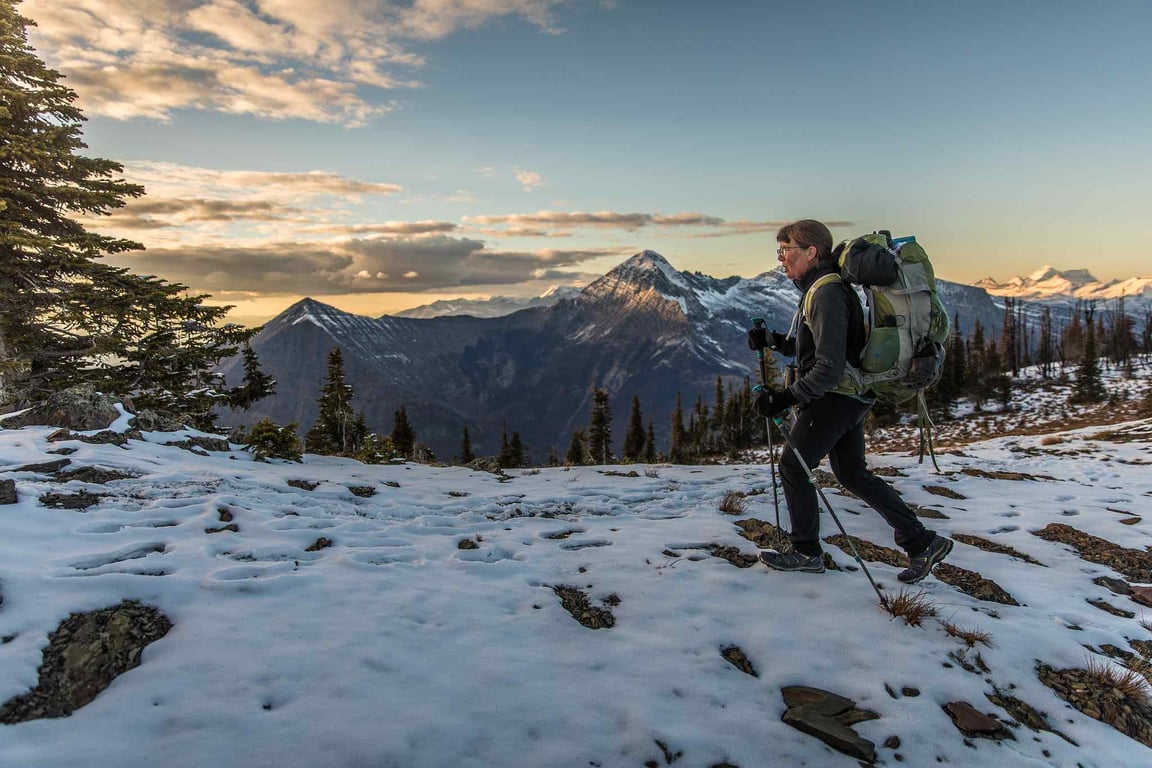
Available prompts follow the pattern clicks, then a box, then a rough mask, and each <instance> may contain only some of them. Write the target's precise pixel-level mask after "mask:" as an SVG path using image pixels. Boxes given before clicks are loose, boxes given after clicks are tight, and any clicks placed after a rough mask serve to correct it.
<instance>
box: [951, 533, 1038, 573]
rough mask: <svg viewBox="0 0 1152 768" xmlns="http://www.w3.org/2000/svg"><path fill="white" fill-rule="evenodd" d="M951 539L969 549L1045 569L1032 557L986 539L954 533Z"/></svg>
mask: <svg viewBox="0 0 1152 768" xmlns="http://www.w3.org/2000/svg"><path fill="white" fill-rule="evenodd" d="M952 538H953V539H955V540H956V541H959V542H961V543H962V544H967V545H968V546H970V547H976V548H977V549H982V550H984V551H985V552H995V553H996V554H999V555H1008V556H1009V557H1014V558H1016V559H1017V560H1023V561H1024V562H1026V563H1031V564H1032V565H1040V566H1044V567H1045V568H1046V567H1047V566H1045V565H1044V563H1042V562H1040V561H1039V560H1037V559H1036V558H1034V557H1032V556H1031V555H1026V554H1024V553H1023V552H1018V551H1016V550H1015V549H1013V548H1012V547H1009V546H1006V545H1004V544H998V543H997V542H995V541H989V540H988V539H982V538H980V537H979V536H972V535H971V534H967V533H954V534H952Z"/></svg>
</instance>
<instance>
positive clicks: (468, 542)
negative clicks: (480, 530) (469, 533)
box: [456, 539, 480, 549]
mask: <svg viewBox="0 0 1152 768" xmlns="http://www.w3.org/2000/svg"><path fill="white" fill-rule="evenodd" d="M456 549H480V545H479V544H477V543H476V542H475V541H473V540H472V539H462V540H461V541H460V543H459V544H457V545H456Z"/></svg>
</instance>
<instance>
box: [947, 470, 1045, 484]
mask: <svg viewBox="0 0 1152 768" xmlns="http://www.w3.org/2000/svg"><path fill="white" fill-rule="evenodd" d="M960 472H961V474H965V475H968V476H969V477H983V478H985V479H988V480H1051V481H1053V482H1055V481H1056V478H1055V477H1050V476H1049V475H1028V474H1025V473H1024V472H1001V471H1000V470H993V471H991V472H989V471H987V470H984V469H976V468H974V467H965V468H964V469H962V470H960Z"/></svg>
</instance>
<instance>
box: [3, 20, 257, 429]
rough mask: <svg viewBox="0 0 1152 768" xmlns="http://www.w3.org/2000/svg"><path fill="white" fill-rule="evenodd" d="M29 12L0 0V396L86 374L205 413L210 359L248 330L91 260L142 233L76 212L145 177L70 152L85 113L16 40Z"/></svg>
mask: <svg viewBox="0 0 1152 768" xmlns="http://www.w3.org/2000/svg"><path fill="white" fill-rule="evenodd" d="M32 23H33V22H31V21H30V20H28V19H26V18H25V17H23V16H21V15H20V14H18V13H17V12H16V8H15V3H14V2H12V0H0V408H3V407H5V406H13V405H16V406H19V405H23V404H26V403H29V402H31V401H33V400H36V399H40V398H42V397H44V396H45V395H47V394H48V393H50V392H53V391H57V390H60V389H63V388H66V387H69V386H72V385H74V384H78V383H82V382H89V383H92V384H93V385H95V386H96V387H97V388H99V389H101V390H103V391H105V392H109V393H115V394H129V395H132V396H133V399H134V400H135V402H136V404H137V406H138V407H151V408H158V409H161V410H166V411H168V412H169V413H172V414H173V415H181V416H182V415H184V414H193V415H197V416H202V417H204V416H205V414H208V413H210V411H211V408H212V406H214V405H216V404H220V403H222V402H223V401H225V400H226V395H225V394H224V393H223V392H222V391H218V390H221V389H222V386H221V382H220V380H219V377H218V376H216V375H213V374H212V373H211V368H212V367H213V366H214V365H215V364H216V363H218V362H220V361H221V360H223V359H225V358H227V357H231V356H232V355H235V354H236V353H237V352H239V351H240V345H242V344H243V343H244V342H246V341H247V340H248V339H249V338H250V337H251V336H252V335H253V334H254V333H255V329H248V328H241V327H240V326H237V325H223V326H219V327H218V324H219V323H220V322H221V321H222V319H223V317H224V316H225V315H226V314H227V313H228V310H229V309H231V308H230V307H206V306H204V305H203V299H204V298H206V297H205V296H192V295H188V294H187V293H186V287H185V286H183V285H179V284H176V283H168V282H166V281H164V280H160V279H158V278H155V277H141V276H137V275H133V274H132V273H130V272H129V271H128V270H127V269H124V268H121V267H113V266H110V265H107V264H105V263H103V262H101V261H100V259H101V258H103V257H104V256H106V255H111V254H117V253H124V252H128V251H134V250H139V249H140V248H142V247H143V246H141V245H140V244H139V243H136V242H133V241H130V240H124V239H118V238H112V237H107V236H103V235H98V234H95V233H92V232H89V231H88V230H87V229H86V228H85V227H84V225H82V224H80V223H79V220H78V217H80V216H99V215H104V214H107V213H109V212H110V211H111V210H113V209H116V208H121V207H123V206H124V204H125V202H126V201H127V200H129V199H131V198H135V197H139V196H141V195H142V194H143V193H144V189H143V187H140V186H138V185H135V184H129V183H127V182H125V181H124V180H123V179H121V178H117V177H118V176H119V174H120V173H121V172H122V171H123V168H122V167H121V166H120V165H119V164H118V163H115V162H113V161H111V160H104V159H100V158H90V157H85V156H84V155H81V154H79V152H80V151H81V150H84V149H86V148H87V145H86V144H85V143H84V141H83V139H82V131H81V124H82V123H83V122H84V120H85V118H84V115H83V113H82V112H81V110H80V109H79V108H78V107H77V106H76V105H75V103H74V102H75V101H76V93H75V92H74V91H72V90H71V89H70V88H68V87H66V86H65V85H64V84H63V83H62V82H61V80H62V75H61V74H60V73H59V72H57V71H55V70H53V69H50V68H48V67H47V66H46V65H45V64H44V63H43V62H42V61H41V60H40V59H39V58H38V57H37V56H36V54H35V52H34V51H33V49H32V47H31V46H30V45H29V44H28V35H27V28H28V27H29V26H30V25H32ZM210 421H211V418H210V417H205V421H204V422H201V423H207V422H210Z"/></svg>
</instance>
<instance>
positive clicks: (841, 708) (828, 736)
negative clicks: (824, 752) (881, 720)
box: [780, 685, 879, 763]
mask: <svg viewBox="0 0 1152 768" xmlns="http://www.w3.org/2000/svg"><path fill="white" fill-rule="evenodd" d="M780 692H781V693H782V694H783V696H784V703H785V704H786V705H788V710H787V711H786V712H785V713H784V717H783V720H784V722H785V723H787V724H788V725H790V726H792V727H793V728H796V729H797V730H800V731H803V732H804V733H807V734H808V735H810V736H815V737H816V738H818V739H820V740H821V741H823V742H824V743H825V744H827V745H828V746H830V747H832V748H833V749H835V750H837V751H839V752H843V753H844V754H846V755H850V756H852V757H855V758H859V759H861V760H865V761H867V762H869V763H872V762H875V760H876V745H875V744H873V743H872V742H871V741H868V740H867V739H865V738H863V737H862V736H860V735H859V734H857V733H856V732H855V731H853V730H852V728H851V727H850V726H851V725H852V724H853V723H858V722H863V721H865V720H875V719H876V718H878V717H879V715H877V714H876V713H875V712H870V711H868V710H861V709H856V702H854V701H852V700H851V699H849V698H846V697H844V696H840V695H837V694H835V693H831V692H829V691H824V690H821V689H819V688H809V687H807V686H798V685H797V686H789V687H786V688H782V689H781V691H780Z"/></svg>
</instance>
